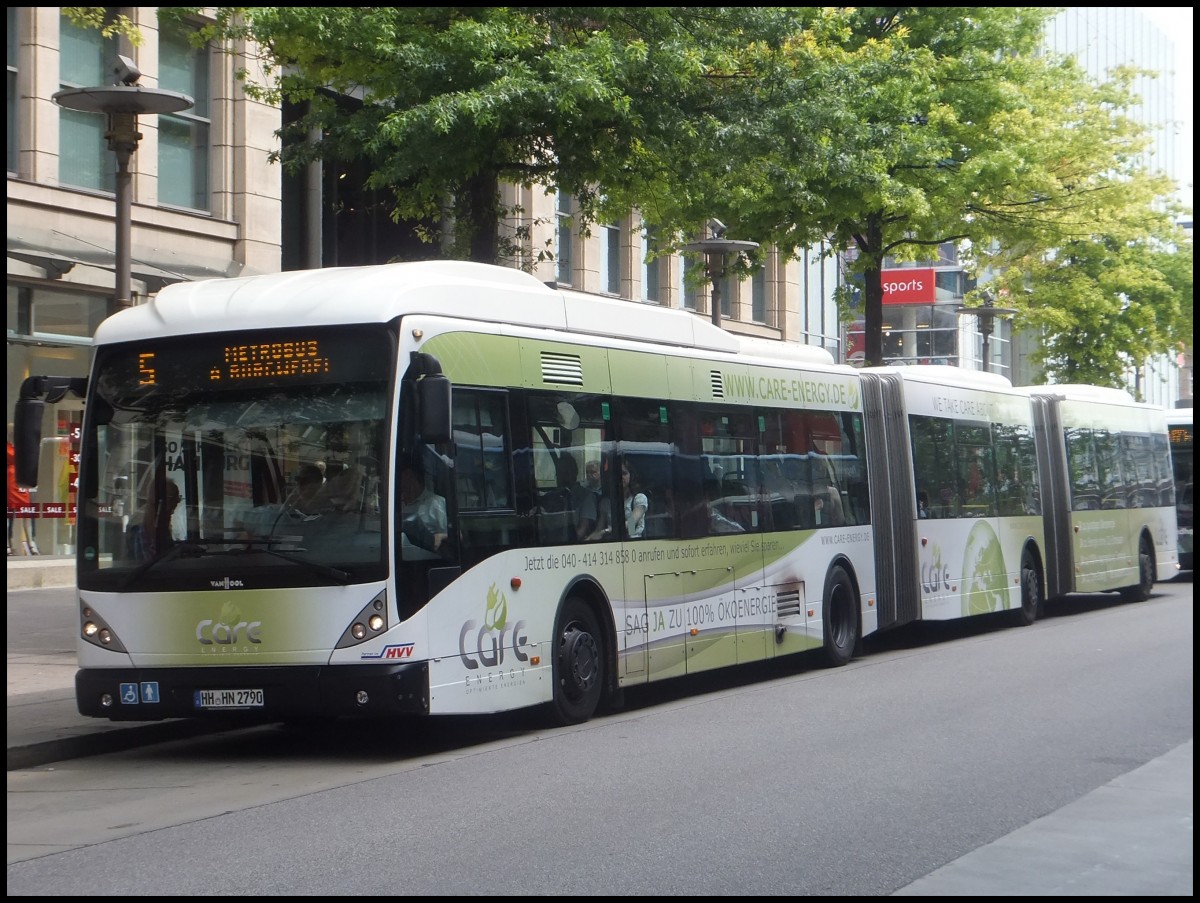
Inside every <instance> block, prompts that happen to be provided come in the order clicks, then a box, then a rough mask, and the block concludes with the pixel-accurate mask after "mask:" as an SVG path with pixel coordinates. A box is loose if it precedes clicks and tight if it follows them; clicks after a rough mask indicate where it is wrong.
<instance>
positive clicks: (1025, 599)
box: [861, 365, 1046, 627]
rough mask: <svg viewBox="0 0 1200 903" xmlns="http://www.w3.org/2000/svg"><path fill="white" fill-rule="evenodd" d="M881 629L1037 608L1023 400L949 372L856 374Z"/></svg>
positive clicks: (1039, 559)
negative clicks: (861, 404) (863, 419)
mask: <svg viewBox="0 0 1200 903" xmlns="http://www.w3.org/2000/svg"><path fill="white" fill-rule="evenodd" d="M861 373H862V379H863V394H864V397H865V406H866V415H867V437H868V438H867V450H868V455H867V458H868V461H869V463H870V476H871V479H870V487H871V510H872V511H873V512H874V514H875V518H874V523H875V526H876V530H875V561H876V575H877V580H878V606H877V607H878V609H879V620H880V626H881V627H889V626H898V625H900V624H904V623H907V622H909V621H914V620H949V619H953V618H962V617H968V616H971V615H977V614H986V613H989V612H1001V611H1008V612H1011V614H1010V618H1011V619H1012V620H1013V621H1014V622H1015V623H1018V624H1026V625H1027V624H1032V623H1033V622H1034V621H1035V620H1036V619H1037V617H1038V615H1039V613H1040V610H1041V606H1042V604H1043V602H1044V589H1043V588H1044V586H1045V583H1044V573H1045V557H1046V541H1045V533H1044V527H1043V517H1042V499H1041V486H1040V482H1039V479H1038V474H1039V470H1038V461H1037V451H1036V448H1035V444H1034V422H1033V412H1032V410H1031V406H1030V404H1029V396H1028V395H1027V394H1026V393H1024V392H1022V391H1021V390H1019V389H1014V388H1013V387H1012V385H1011V384H1010V383H1009V381H1008V380H1007V379H1005V378H1004V377H1002V376H999V375H996V374H991V373H979V372H973V371H965V370H960V369H959V368H957V367H945V366H936V365H934V366H920V367H897V368H868V369H865V370H863V371H861Z"/></svg>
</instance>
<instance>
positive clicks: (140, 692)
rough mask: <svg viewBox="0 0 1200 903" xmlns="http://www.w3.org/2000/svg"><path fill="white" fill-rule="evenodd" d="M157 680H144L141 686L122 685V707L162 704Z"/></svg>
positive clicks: (132, 684) (133, 684)
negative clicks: (139, 704)
mask: <svg viewBox="0 0 1200 903" xmlns="http://www.w3.org/2000/svg"><path fill="white" fill-rule="evenodd" d="M160 701H161V698H160V697H159V695H158V681H157V680H143V681H142V682H141V683H140V684H136V683H126V684H121V705H137V704H138V703H141V702H144V703H147V704H151V703H156V702H160Z"/></svg>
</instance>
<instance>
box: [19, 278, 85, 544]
mask: <svg viewBox="0 0 1200 903" xmlns="http://www.w3.org/2000/svg"><path fill="white" fill-rule="evenodd" d="M108 310H109V299H108V298H107V297H105V296H101V295H95V294H88V293H85V292H71V291H64V290H58V289H47V288H42V287H34V286H24V285H13V284H11V283H9V284H8V285H7V314H8V320H7V339H8V390H7V392H6V395H5V404H6V406H7V414H6V417H7V422H8V435H9V440H10V441H11V439H12V415H13V407H14V405H15V404H16V400H17V395H18V393H19V392H20V388H21V383H22V381H24V379H25V378H26V377H28V376H72V377H75V376H86V375H87V372H88V366H89V363H90V361H91V353H92V341H91V336H92V334H93V333H94V332H95V329H96V326H97V325H99V323H100V321H101V320H102V319H104V317H105V316H106V315H107V313H108ZM82 423H83V399H81V398H75V397H73V396H70V395H68V396H67V397H66V398H63V399H61V400H59V401H57V402H54V403H51V404H47V405H46V416H45V420H44V421H43V423H42V447H41V454H40V458H39V461H38V465H39V466H38V485H37V486H36V487H31V488H30V489H29V502H28V504H20V505H16V506H14V504H13V503H12V501H13V499H12V495H11V493H10V496H9V498H10V504H9V509H8V524H9V548H10V549H11V554H12V555H14V556H22V555H29V554H33V553H34V550H36V551H37V552H38V553H39V554H41V555H47V556H54V555H57V556H71V555H73V554H74V553H75V542H76V532H75V531H76V509H75V501H76V495H75V491H76V481H77V477H78V470H77V464H78V460H79V458H78V456H79V431H80V427H81V426H82Z"/></svg>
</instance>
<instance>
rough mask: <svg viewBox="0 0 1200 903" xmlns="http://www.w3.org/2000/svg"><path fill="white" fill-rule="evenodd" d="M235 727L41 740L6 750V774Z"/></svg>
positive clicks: (146, 728) (120, 729) (177, 726)
mask: <svg viewBox="0 0 1200 903" xmlns="http://www.w3.org/2000/svg"><path fill="white" fill-rule="evenodd" d="M233 727H236V725H230V724H220V725H218V724H214V723H211V722H207V723H205V722H194V721H187V720H178V721H162V722H152V723H149V724H119V723H117V724H115V726H113V727H111V728H110V729H108V730H103V729H101V730H98V731H96V732H94V733H88V734H79V735H77V736H72V737H59V738H56V739H54V740H43V741H40V742H37V743H30V744H29V745H27V746H10V747H9V748H8V770H9V771H19V770H21V769H24V768H38V767H40V766H42V765H51V764H53V763H55V762H63V761H66V760H68V759H80V758H84V757H86V756H102V755H104V754H106V753H113V752H123V751H125V750H127V749H134V748H136V747H139V746H147V745H150V744H154V743H167V742H170V741H172V740H187V739H190V738H192V737H198V736H203V735H205V734H217V733H221V732H223V731H227V730H230V729H231V728H233Z"/></svg>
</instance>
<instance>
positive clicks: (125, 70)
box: [52, 56, 195, 310]
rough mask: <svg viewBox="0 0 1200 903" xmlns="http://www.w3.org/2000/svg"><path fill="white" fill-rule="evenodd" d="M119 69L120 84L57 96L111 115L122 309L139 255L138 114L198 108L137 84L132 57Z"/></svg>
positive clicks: (71, 106)
mask: <svg viewBox="0 0 1200 903" xmlns="http://www.w3.org/2000/svg"><path fill="white" fill-rule="evenodd" d="M117 60H118V63H117V65H116V67H115V68H114V72H115V74H116V76H117V78H118V80H119V81H120V82H121V84H119V85H101V86H98V87H94V88H66V89H64V90H62V91H59V92H57V93H56V94H55V95H54V96H53V98H52V99H53V100H54V102H55V103H56V104H58V105H59V106H60V107H65V108H66V109H68V110H78V111H79V112H82V113H104V114H105V115H106V116H107V117H108V123H107V125H108V131H107V132H105V133H104V137H105V138H107V139H108V147H109V150H111V151H113V153H115V154H116V155H117V179H116V199H117V212H116V229H117V234H116V260H115V261H114V270H113V272H114V274H115V276H116V283H115V290H114V292H115V295H116V298H115V301H116V306H117V309H118V310H119V309H121V308H125V307H129V306H130V305H131V304H132V303H133V299H132V289H131V286H130V282H131V281H132V276H131V273H132V269H133V263H132V260H133V255H132V251H131V244H132V240H133V178H132V174H131V173H130V171H129V161H130V159H131V158H132V157H133V154H134V152H135V151H136V150H137V146H138V142H139V141H141V139H142V136H141V133H140V132H138V130H137V125H138V123H137V118H138V115H139V114H142V113H178V112H179V111H180V110H186V109H189V108H190V107H192V106H193V104H194V103H195V101H193V100H192V98H190V97H188V96H187V95H186V94H180V93H179V92H177V91H161V90H159V89H158V88H142V87H139V86H138V85H137V84H136V82H137V80H138V79H139V78H141V77H142V73H141V72H140V71H139V70H138V68H137V66H135V65H134V64H133V61H132V60H130V59H129V58H128V57H124V56H119V57H117Z"/></svg>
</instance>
